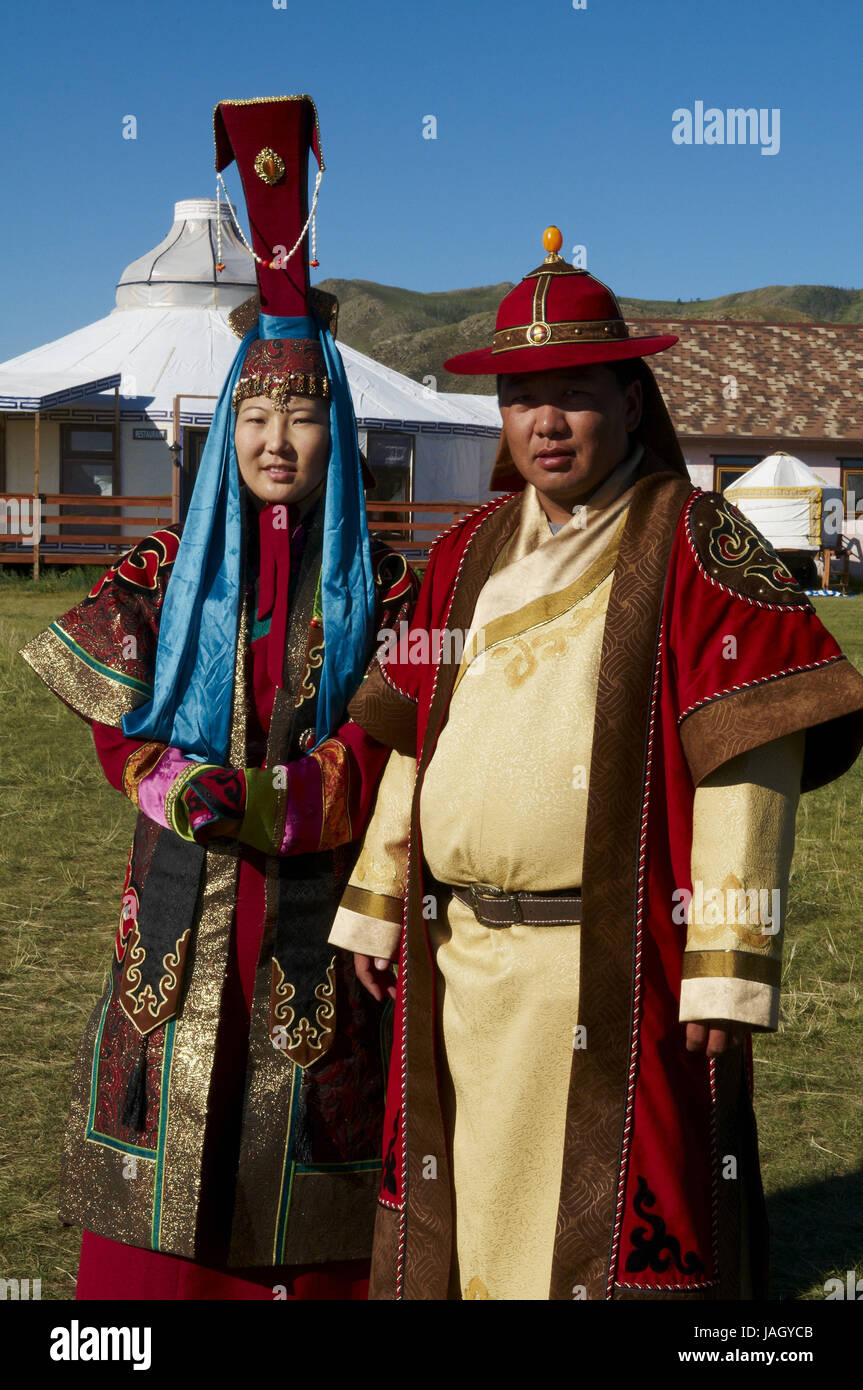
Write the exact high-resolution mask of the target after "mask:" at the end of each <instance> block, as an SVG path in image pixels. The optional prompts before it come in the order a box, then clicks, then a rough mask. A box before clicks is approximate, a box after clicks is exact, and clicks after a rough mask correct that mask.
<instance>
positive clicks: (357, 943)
mask: <svg viewBox="0 0 863 1390" xmlns="http://www.w3.org/2000/svg"><path fill="white" fill-rule="evenodd" d="M350 891H351V890H350V889H348V892H350ZM354 891H357V890H354ZM368 896H369V897H372V896H377V895H376V894H369V895H368ZM346 899H347V894H346V895H345V898H343V899H342V903H341V906H340V907H339V910H338V912H337V913H336V916H335V921H334V922H333V928H332V931H331V932H330V935H329V942H330V945H331V946H341V948H342V950H344V951H359V952H360V953H361V954H362V955H364V956H380V957H381V958H382V959H385V960H395V958H396V956H397V955H398V949H399V941H400V939H401V934H402V904H401V902H400V901H398V900H397V899H395V898H392V899H390V900H389V902H390V903H391V904H392V911H393V913H394V912H395V911H396V910H398V923H395V922H394V921H391V920H388V919H382V918H379V917H375V916H369V915H366V914H364V913H362V912H356V911H354V909H353V908H350V907H347V906H345V903H346Z"/></svg>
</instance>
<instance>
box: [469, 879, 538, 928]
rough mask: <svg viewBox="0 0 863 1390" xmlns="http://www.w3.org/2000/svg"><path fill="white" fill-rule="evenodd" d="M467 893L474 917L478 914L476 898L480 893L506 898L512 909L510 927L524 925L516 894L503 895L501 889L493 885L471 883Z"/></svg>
mask: <svg viewBox="0 0 863 1390" xmlns="http://www.w3.org/2000/svg"><path fill="white" fill-rule="evenodd" d="M468 892H469V894H470V901H471V907H472V908H473V914H474V916H475V917H477V918H478V917H479V913H478V912H477V898H478V897H479V894H480V892H482V893H483V894H485V895H486V896H487V897H492V898H507V899H508V900H509V902H510V903H511V904H512V909H513V921H512V922H511V923H510V925H511V926H523V925H524V913H523V912H522V910H521V903H520V902H519V900H518V895H517V894H516V893H505V892H504V890H503V889H502V888H497V887H496V886H495V885H494V884H493V883H472V884H471V885H470V888H469V889H468Z"/></svg>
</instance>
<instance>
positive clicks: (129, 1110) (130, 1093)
mask: <svg viewBox="0 0 863 1390" xmlns="http://www.w3.org/2000/svg"><path fill="white" fill-rule="evenodd" d="M147 1037H148V1034H146V1033H144V1034H143V1036H142V1038H141V1042H140V1045H139V1047H138V1056H137V1058H136V1059H135V1065H134V1067H133V1068H132V1074H131V1076H130V1077H129V1084H128V1085H127V1087H126V1099H125V1101H124V1102H123V1112H122V1114H121V1116H120V1121H121V1123H122V1124H124V1125H126V1126H127V1127H128V1128H129V1129H134V1130H135V1131H136V1132H137V1133H138V1134H140V1133H141V1131H142V1130H143V1128H144V1126H145V1125H146V1123H147Z"/></svg>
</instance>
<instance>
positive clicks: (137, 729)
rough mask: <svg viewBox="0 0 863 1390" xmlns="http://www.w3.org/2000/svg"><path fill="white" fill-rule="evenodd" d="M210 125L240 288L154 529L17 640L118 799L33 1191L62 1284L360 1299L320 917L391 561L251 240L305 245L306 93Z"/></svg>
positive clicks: (362, 1061)
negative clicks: (237, 331) (177, 476)
mask: <svg viewBox="0 0 863 1390" xmlns="http://www.w3.org/2000/svg"><path fill="white" fill-rule="evenodd" d="M216 135H217V167H218V168H219V169H221V168H224V167H225V165H226V164H227V163H228V162H230V159H231V158H233V157H234V150H236V157H237V160H238V164H239V167H240V172H241V175H242V177H243V182H244V187H245V190H246V198H247V203H248V204H249V214H250V221H251V224H252V226H253V227H254V228H255V246H256V250H255V255H256V260H257V263H258V281H259V286H260V301H261V305H262V306H265V307H266V310H267V312H266V313H264V312H262V313H260V315H256V316H255V317H256V322H255V323H254V324H253V326H252V328H251V329H250V330H249V332H248V333H246V335H245V337H244V338H243V341H242V343H241V345H240V349H239V351H238V353H237V357H236V359H235V362H234V365H233V367H232V370H231V372H230V374H229V376H228V380H227V381H226V383H225V386H224V388H223V390H222V394H221V396H220V399H219V402H218V405H217V407H216V411H215V414H214V418H213V425H212V427H211V430H210V433H209V436H208V440H207V445H206V449H205V451H204V456H203V459H202V462H201V467H200V470H199V474H198V479H197V481H196V484H195V491H194V495H193V497H192V500H191V503H190V507H189V511H188V515H187V519H186V523H185V525H184V527H183V530H182V538H180V533H179V528H169V529H168V530H164V531H158V532H156V533H155V534H154V535H152V536H150V537H148V538H147V539H146V540H144V541H142V542H141V544H139V545H138V546H136V547H135V548H134V549H133V550H132V551H130V553H129V554H128V555H126V556H125V557H124V558H123V559H122V560H121V561H120V562H118V563H117V564H116V565H115V566H113V567H112V568H111V569H110V570H109V571H108V572H107V574H106V575H105V576H103V578H102V579H101V580H100V581H99V582H98V584H96V586H95V587H94V589H93V590H92V591H91V593H90V595H89V596H88V597H87V598H86V599H85V600H84V601H83V603H80V604H78V605H77V606H76V607H75V608H73V609H72V610H71V611H70V612H69V613H67V614H65V615H64V617H62V618H60V619H59V620H58V621H57V622H56V623H52V624H51V626H50V628H49V629H47V630H46V632H44V633H41V634H39V636H38V637H37V638H35V639H34V640H33V642H31V643H30V644H29V645H28V646H27V647H26V648H25V649H24V652H23V655H24V656H25V658H26V659H27V660H28V661H29V662H30V664H31V665H32V666H33V667H34V668H35V669H36V670H37V672H38V673H39V675H40V676H41V677H42V678H43V680H45V681H46V683H47V684H48V685H49V686H50V688H51V689H52V690H53V691H54V692H55V693H56V694H58V695H59V696H60V697H61V698H62V699H64V700H65V701H66V703H67V704H69V705H70V706H71V707H72V708H73V709H74V710H75V711H76V712H77V713H78V714H80V715H82V716H83V717H84V718H86V719H88V720H89V721H90V722H91V724H92V727H93V735H94V739H95V743H96V748H97V752H98V754H99V757H100V759H101V762H102V766H103V768H104V770H105V772H106V775H107V777H108V779H109V781H111V783H112V785H114V786H115V787H117V788H118V789H119V790H121V791H123V792H124V793H125V794H126V795H127V796H129V797H130V798H131V799H132V801H133V802H134V803H135V804H136V805H137V806H138V809H139V815H138V821H137V825H136V831H135V838H134V843H133V846H132V851H131V855H130V859H129V867H128V871H127V875H126V883H125V886H124V892H123V906H122V910H121V916H120V923H119V927H118V931H117V939H116V944H115V950H114V955H113V959H112V971H111V983H110V986H109V988H108V989H107V990H106V993H105V995H104V996H103V998H102V1000H101V1001H100V1002H99V1004H98V1006H97V1008H96V1010H95V1011H94V1013H93V1015H92V1017H91V1019H90V1023H89V1025H88V1028H87V1030H86V1033H85V1036H84V1039H83V1040H82V1043H81V1046H80V1049H79V1053H78V1059H77V1064H76V1076H75V1093H74V1098H73V1102H72V1108H71V1114H70V1120H69V1125H68V1129H67V1135H66V1144H65V1153H64V1163H63V1175H62V1183H61V1211H60V1215H61V1218H62V1219H63V1220H65V1221H67V1222H72V1223H80V1224H81V1225H82V1226H83V1227H84V1228H85V1230H84V1237H83V1242H82V1256H81V1264H80V1268H79V1278H78V1295H77V1296H78V1297H79V1298H103V1297H113V1298H116V1297H121V1298H162V1299H164V1298H169V1299H170V1298H217V1299H234V1298H274V1297H276V1298H298V1299H299V1298H364V1297H365V1296H366V1290H367V1285H366V1278H367V1267H368V1266H367V1256H368V1252H369V1250H370V1246H371V1233H372V1224H373V1215H374V1192H375V1185H376V1170H377V1169H379V1166H380V1163H379V1148H380V1142H379V1141H380V1131H381V1117H382V1104H383V1086H384V1075H383V1067H384V1061H383V1059H384V1057H385V1056H386V1055H387V1049H386V1047H385V1046H383V1047H382V1040H381V1025H382V1022H383V1015H382V1012H381V1009H380V1007H379V1006H378V1005H376V1004H373V1002H372V1001H370V1000H369V999H368V997H367V996H366V995H365V992H364V991H363V990H362V989H361V988H360V987H359V986H358V984H357V981H356V978H355V976H354V973H353V969H352V966H351V965H350V963H349V961H348V958H347V957H346V956H344V955H343V953H341V952H337V951H333V949H332V948H331V947H329V946H328V945H327V935H328V931H329V927H330V925H331V922H332V919H333V916H334V914H335V910H336V906H337V904H338V900H339V897H340V893H341V888H342V886H343V884H344V883H345V881H346V878H347V874H348V872H349V870H350V866H351V864H352V862H353V858H354V854H355V851H354V849H353V848H352V842H354V841H355V840H356V838H357V836H358V835H359V834H360V832H361V830H362V828H363V825H364V823H365V820H366V819H367V816H368V813H369V810H370V807H371V802H372V798H373V795H374V790H375V786H376V783H377V780H378V777H379V775H380V772H381V770H382V767H383V763H384V760H385V758H386V750H385V749H384V748H383V747H382V746H381V745H379V744H377V743H376V742H375V741H374V740H373V739H371V738H369V737H368V736H367V735H365V734H364V733H363V732H362V731H361V730H360V729H359V727H358V726H357V725H355V724H353V723H352V722H351V721H349V720H346V715H345V707H346V704H347V700H348V699H349V698H350V696H351V694H352V693H353V691H354V690H355V689H356V687H357V685H358V684H359V683H360V681H361V680H362V677H363V673H364V671H365V668H366V665H367V663H368V661H369V659H370V657H371V654H372V651H373V648H374V646H375V635H376V633H378V632H379V631H380V629H381V628H389V627H392V626H394V625H395V624H397V623H398V622H399V621H400V620H401V618H402V617H404V616H406V615H407V613H408V612H409V611H410V607H411V604H412V601H413V598H414V596H415V582H416V581H415V578H414V576H413V574H412V573H411V571H410V570H409V568H408V566H407V564H406V562H405V561H404V559H403V557H401V556H400V555H397V554H395V553H393V552H391V551H389V550H387V548H386V547H384V546H382V545H380V544H379V543H376V542H374V541H371V542H370V540H369V537H368V531H367V527H366V524H365V509H364V502H363V492H362V474H361V461H360V456H359V451H358V446H357V438H356V422H355V420H354V417H353V410H352V406H351V401H350V393H349V391H348V387H347V382H346V379H345V376H344V369H343V366H342V363H341V358H340V357H339V354H338V351H337V349H336V348H335V345H334V343H333V339H332V337H331V335H330V333H329V331H328V330H327V329H326V328H325V327H324V325H323V323H322V322H321V320H320V319H319V318H317V317H315V316H314V314H310V313H309V307H308V306H309V302H310V298H311V296H314V294H315V292H314V291H311V292H310V291H309V289H308V268H307V266H306V265H305V262H304V261H303V260H302V253H301V254H300V256H299V257H295V258H294V259H293V260H287V258H286V260H285V261H283V262H282V264H281V265H279V266H276V264H275V263H272V262H267V257H266V254H265V253H266V252H267V250H268V242H267V231H266V229H267V226H268V225H270V226H272V227H275V228H276V230H278V231H280V232H282V233H284V232H285V231H286V230H287V229H288V228H289V227H290V228H291V229H293V230H294V231H299V230H300V228H302V231H300V235H299V237H298V238H297V241H296V248H297V249H298V248H299V247H300V246H301V245H302V246H304V244H305V243H304V232H305V227H304V226H303V222H304V213H305V177H306V164H307V158H308V150H309V147H310V146H311V147H312V148H314V149H315V153H316V154H317V155H318V158H319V160H320V154H319V145H318V143H317V116H316V113H315V110H314V106H313V103H312V102H311V101H310V99H309V98H307V97H299V98H295V97H290V98H277V99H268V100H266V101H261V102H241V103H233V102H223V103H220V106H219V107H217V108H216ZM262 146H264V147H265V148H266V150H267V152H268V155H269V156H274V159H273V160H271V161H270V163H269V164H267V165H266V168H267V170H268V172H269V174H272V173H273V170H275V171H276V172H278V166H279V164H281V169H282V172H281V175H280V176H279V177H278V178H276V179H275V180H274V181H272V180H271V179H269V178H266V179H265V178H264V176H263V175H262V174H261V173H260V167H259V166H260V163H261V161H260V157H259V156H258V157H257V158H256V159H255V160H254V161H253V155H254V152H255V151H256V150H258V151H260V150H261V147H262ZM273 147H275V150H274V149H273ZM276 151H281V153H276ZM276 161H278V162H276ZM321 167H323V165H321ZM286 169H287V170H291V171H293V172H292V173H290V174H288V175H286V173H285V170H286ZM305 221H306V226H307V225H308V219H305ZM262 229H263V230H262ZM277 239H278V240H281V241H285V240H286V238H285V237H284V235H282V236H281V237H280V238H277ZM271 244H272V245H275V239H274V240H273V241H272V243H271ZM262 253H264V254H262ZM298 263H299V265H300V268H299V270H298V269H297V265H298ZM323 298H325V297H323ZM317 303H318V306H320V303H321V298H320V297H319V298H318V300H317ZM243 307H244V308H245V307H246V306H243ZM237 312H238V313H241V312H242V311H237Z"/></svg>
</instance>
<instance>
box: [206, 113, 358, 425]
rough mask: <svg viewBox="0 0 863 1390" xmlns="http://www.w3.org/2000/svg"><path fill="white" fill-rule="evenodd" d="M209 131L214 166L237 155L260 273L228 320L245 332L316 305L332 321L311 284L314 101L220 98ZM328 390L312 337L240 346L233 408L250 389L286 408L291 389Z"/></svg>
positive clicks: (316, 149) (316, 139)
mask: <svg viewBox="0 0 863 1390" xmlns="http://www.w3.org/2000/svg"><path fill="white" fill-rule="evenodd" d="M213 131H214V135H215V141H216V170H217V171H218V173H219V174H221V172H222V170H223V169H225V168H227V166H228V165H229V164H230V163H231V162H232V161H233V160H234V159H236V161H237V169H238V171H239V174H240V178H241V179H242V183H243V192H244V194H245V198H246V208H247V211H248V215H249V227H250V229H251V233H252V250H253V252H254V255H255V274H256V276H257V280H258V291H259V293H258V295H257V296H255V297H254V299H253V300H251V301H246V303H245V304H243V305H240V306H239V310H235V311H234V313H233V314H232V315H231V316H230V322H231V326H232V327H233V328H234V329H235V331H237V332H239V333H240V336H243V334H244V333H245V332H247V331H248V329H249V328H251V327H252V326H253V324H254V323H255V321H256V320H257V318H258V314H259V312H260V313H262V314H267V315H271V316H277V317H279V318H306V317H307V316H308V315H309V313H310V311H311V312H312V313H314V312H315V311H318V314H319V317H322V318H324V319H326V318H328V317H329V318H330V319H331V321H332V314H331V308H332V302H333V301H332V300H330V303H329V304H327V305H325V306H324V307H323V309H322V308H321V305H320V299H321V298H322V297H321V296H320V295H318V293H317V292H316V291H315V290H312V289H310V287H309V255H308V230H307V224H308V223H309V221H310V218H309V200H308V164H309V152H310V151H312V152H313V153H314V155H315V158H316V159H317V161H318V164H319V166H320V169H321V172H323V169H324V162H323V157H322V154H321V143H320V129H319V126H318V113H317V111H316V109H315V103H314V102H313V101H312V99H311V97H309V96H304V95H303V96H284V97H260V98H252V99H251V100H244V101H220V102H219V104H218V106H217V107H216V109H215V111H214V112H213ZM291 251H292V254H291V255H288V252H291ZM315 264H317V262H315ZM327 298H329V297H327ZM329 391H330V383H329V380H328V378H327V371H326V366H325V364H324V355H323V351H322V350H321V346H320V344H319V342H318V341H317V340H316V339H313V338H264V337H261V338H259V339H258V340H256V341H255V342H253V343H251V344H250V345H249V347H248V349H247V351H246V356H245V359H244V362H243V367H242V371H241V374H240V379H239V381H238V383H237V385H236V387H235V389H234V398H233V407H234V410H235V411H236V410H238V409H239V406H240V403H241V401H244V400H246V399H247V398H248V397H250V396H267V397H268V398H269V399H270V400H272V401H273V403H274V405H275V406H276V408H277V409H285V408H286V407H287V402H288V400H289V399H290V397H291V396H297V395H299V396H323V397H329Z"/></svg>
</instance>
